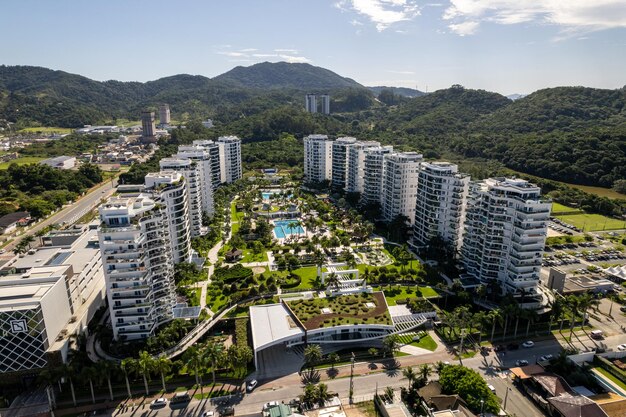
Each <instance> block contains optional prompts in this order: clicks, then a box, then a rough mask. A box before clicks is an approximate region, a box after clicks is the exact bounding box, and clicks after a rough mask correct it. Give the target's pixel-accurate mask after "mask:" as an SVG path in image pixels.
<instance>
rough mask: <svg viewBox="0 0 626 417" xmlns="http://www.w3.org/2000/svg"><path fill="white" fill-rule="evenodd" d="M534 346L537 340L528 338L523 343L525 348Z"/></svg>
mask: <svg viewBox="0 0 626 417" xmlns="http://www.w3.org/2000/svg"><path fill="white" fill-rule="evenodd" d="M533 346H535V342H533V341H532V340H527V341H525V342H524V343H522V347H525V348H531V347H533Z"/></svg>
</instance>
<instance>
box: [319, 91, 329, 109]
mask: <svg viewBox="0 0 626 417" xmlns="http://www.w3.org/2000/svg"><path fill="white" fill-rule="evenodd" d="M320 99H321V101H322V111H321V113H322V114H330V96H329V95H328V94H322V95H321V96H320Z"/></svg>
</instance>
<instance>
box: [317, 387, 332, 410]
mask: <svg viewBox="0 0 626 417" xmlns="http://www.w3.org/2000/svg"><path fill="white" fill-rule="evenodd" d="M315 391H316V393H315V394H316V397H317V403H318V404H319V406H320V407H324V405H325V404H326V401H328V400H330V398H331V397H332V395H330V392H328V386H327V385H326V384H323V383H322V384H319V385H318V386H317V389H316V390H315Z"/></svg>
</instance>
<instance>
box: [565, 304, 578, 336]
mask: <svg viewBox="0 0 626 417" xmlns="http://www.w3.org/2000/svg"><path fill="white" fill-rule="evenodd" d="M578 301H579V298H578V297H576V296H575V295H569V296H568V297H567V308H568V310H569V311H570V313H571V315H572V317H571V319H570V327H569V337H570V340H571V338H572V335H573V334H574V326H575V325H576V316H577V315H578Z"/></svg>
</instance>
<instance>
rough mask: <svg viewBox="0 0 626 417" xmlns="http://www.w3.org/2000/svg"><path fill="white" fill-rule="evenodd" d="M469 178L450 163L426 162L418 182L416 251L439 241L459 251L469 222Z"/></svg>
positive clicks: (421, 167)
mask: <svg viewBox="0 0 626 417" xmlns="http://www.w3.org/2000/svg"><path fill="white" fill-rule="evenodd" d="M469 181H470V178H469V175H464V174H459V172H458V167H457V166H456V165H454V164H451V163H449V162H422V164H421V166H420V171H419V174H418V181H417V199H416V203H415V221H414V224H413V241H412V242H411V244H412V246H414V247H418V248H419V247H425V246H427V245H429V244H430V243H431V241H432V240H433V239H434V238H435V237H439V238H441V239H442V240H443V242H445V243H447V244H448V245H450V246H451V247H453V248H454V249H455V251H459V250H460V249H461V242H462V236H463V224H464V221H465V203H466V199H467V193H468V189H469Z"/></svg>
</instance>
